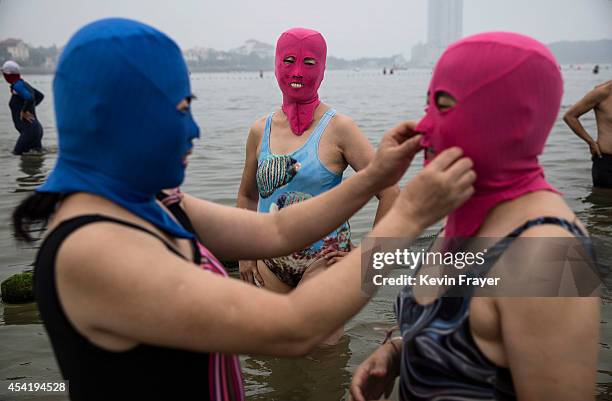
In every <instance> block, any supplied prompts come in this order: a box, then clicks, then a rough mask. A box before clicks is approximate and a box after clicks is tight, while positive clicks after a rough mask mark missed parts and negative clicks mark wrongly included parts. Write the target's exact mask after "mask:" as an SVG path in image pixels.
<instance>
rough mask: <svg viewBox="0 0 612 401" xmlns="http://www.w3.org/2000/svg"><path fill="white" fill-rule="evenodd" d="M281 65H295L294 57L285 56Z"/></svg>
mask: <svg viewBox="0 0 612 401" xmlns="http://www.w3.org/2000/svg"><path fill="white" fill-rule="evenodd" d="M283 63H285V64H293V63H295V56H287V57H285V58H284V59H283Z"/></svg>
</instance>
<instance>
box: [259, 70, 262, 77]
mask: <svg viewBox="0 0 612 401" xmlns="http://www.w3.org/2000/svg"><path fill="white" fill-rule="evenodd" d="M259 78H263V70H259Z"/></svg>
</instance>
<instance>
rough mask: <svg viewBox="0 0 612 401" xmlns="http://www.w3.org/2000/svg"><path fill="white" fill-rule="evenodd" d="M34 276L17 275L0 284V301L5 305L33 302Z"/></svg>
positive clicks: (30, 274) (27, 273) (25, 273)
mask: <svg viewBox="0 0 612 401" xmlns="http://www.w3.org/2000/svg"><path fill="white" fill-rule="evenodd" d="M33 278H34V274H33V273H32V272H24V273H17V274H14V275H12V276H11V277H9V278H7V279H6V280H4V281H3V282H2V284H0V292H2V301H3V302H4V303H7V304H19V303H25V302H33V301H34V287H33Z"/></svg>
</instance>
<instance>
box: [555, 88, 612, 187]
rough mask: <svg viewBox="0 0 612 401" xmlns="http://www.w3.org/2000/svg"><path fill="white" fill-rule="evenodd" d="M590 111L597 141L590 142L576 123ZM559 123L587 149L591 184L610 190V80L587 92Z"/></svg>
mask: <svg viewBox="0 0 612 401" xmlns="http://www.w3.org/2000/svg"><path fill="white" fill-rule="evenodd" d="M591 109H592V110H594V111H595V120H596V121H597V140H593V137H591V135H590V134H589V133H588V132H587V131H586V130H585V129H584V127H583V126H582V124H581V123H580V121H579V120H578V118H579V117H580V116H582V115H583V114H585V113H587V112H588V111H590V110H591ZM563 120H564V121H565V123H566V124H567V125H569V127H570V128H571V129H572V131H574V133H575V134H576V135H578V136H579V137H580V138H581V139H582V140H584V141H585V142H586V143H587V144H588V145H589V148H590V149H591V155H592V160H593V167H592V170H591V172H592V175H593V185H594V186H596V187H604V188H612V81H608V82H606V83H603V84H601V85H598V86H596V87H595V88H594V89H593V90H592V91H590V92H589V93H587V94H586V95H585V96H584V97H583V98H582V99H581V100H580V101H578V102H577V103H576V104H574V105H573V106H572V107H570V108H569V110H568V111H567V112H566V113H565V116H564V117H563Z"/></svg>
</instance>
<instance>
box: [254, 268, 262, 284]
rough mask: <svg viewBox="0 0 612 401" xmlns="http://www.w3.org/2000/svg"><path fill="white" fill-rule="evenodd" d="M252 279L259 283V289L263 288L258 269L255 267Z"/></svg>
mask: <svg viewBox="0 0 612 401" xmlns="http://www.w3.org/2000/svg"><path fill="white" fill-rule="evenodd" d="M254 278H255V280H257V282H258V283H259V285H260V286H261V287H263V286H264V280H263V277H261V274H260V273H259V269H258V268H257V267H255V270H254ZM253 284H255V283H254V282H253Z"/></svg>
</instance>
